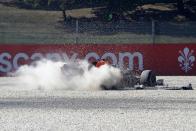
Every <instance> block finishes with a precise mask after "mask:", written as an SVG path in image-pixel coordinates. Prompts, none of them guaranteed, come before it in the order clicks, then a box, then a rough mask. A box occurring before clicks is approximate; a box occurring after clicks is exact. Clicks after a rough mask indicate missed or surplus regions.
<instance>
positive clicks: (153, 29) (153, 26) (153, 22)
mask: <svg viewBox="0 0 196 131" xmlns="http://www.w3.org/2000/svg"><path fill="white" fill-rule="evenodd" d="M155 28H156V27H155V20H154V19H152V44H153V45H154V44H155Z"/></svg>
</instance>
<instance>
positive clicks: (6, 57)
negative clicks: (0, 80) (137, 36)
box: [0, 44, 196, 76]
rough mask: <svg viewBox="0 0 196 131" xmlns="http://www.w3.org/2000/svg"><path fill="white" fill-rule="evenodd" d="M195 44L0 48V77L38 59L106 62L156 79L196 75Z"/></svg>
mask: <svg viewBox="0 0 196 131" xmlns="http://www.w3.org/2000/svg"><path fill="white" fill-rule="evenodd" d="M195 51H196V44H158V45H146V44H77V45H76V44H70V45H36V44H31V45H20V44H19V45H16V44H14V45H11V44H9V45H5V44H2V45H0V75H1V76H2V75H6V74H7V73H8V72H11V71H13V70H16V69H17V68H18V67H19V66H20V65H22V64H26V63H31V62H32V61H35V60H37V59H40V58H42V57H46V58H49V59H71V60H76V59H78V58H80V59H87V60H92V59H102V58H108V59H110V62H111V63H113V64H118V65H119V66H120V67H129V68H130V69H133V70H143V69H153V70H154V71H155V72H156V74H158V75H196V65H195V64H196V60H195V56H196V53H195Z"/></svg>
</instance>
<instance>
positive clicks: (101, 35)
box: [0, 19, 196, 44]
mask: <svg viewBox="0 0 196 131" xmlns="http://www.w3.org/2000/svg"><path fill="white" fill-rule="evenodd" d="M195 41H196V22H194V21H191V22H183V23H177V22H160V21H155V20H152V21H148V22H144V21H143V22H130V21H123V20H120V21H112V22H100V21H80V20H77V19H76V20H72V21H69V22H40V23H39V22H29V23H26V22H14V21H9V22H7V21H6V22H4V21H3V20H1V21H0V42H1V43H5V44H9V43H22V44H28V43H34V44H42V43H43V44H45V43H47V44H69V43H76V44H105V43H110V44H121V43H127V44H134V43H137V44H140V43H141V44H158V43H194V42H195Z"/></svg>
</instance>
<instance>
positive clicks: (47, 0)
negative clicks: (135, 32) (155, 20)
mask: <svg viewBox="0 0 196 131" xmlns="http://www.w3.org/2000/svg"><path fill="white" fill-rule="evenodd" d="M155 3H175V4H176V5H177V9H178V11H179V13H181V14H183V13H184V8H185V5H187V4H188V5H189V6H195V3H196V0H17V2H16V4H17V5H19V6H21V7H25V8H32V9H47V10H61V11H62V14H63V17H64V20H66V18H67V16H66V10H70V9H77V8H84V7H100V6H102V7H105V8H106V9H107V12H108V14H110V13H118V14H120V13H123V12H124V11H128V10H132V9H134V8H135V7H137V6H139V5H143V4H155Z"/></svg>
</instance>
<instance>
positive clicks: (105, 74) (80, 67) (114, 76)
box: [12, 59, 121, 90]
mask: <svg viewBox="0 0 196 131" xmlns="http://www.w3.org/2000/svg"><path fill="white" fill-rule="evenodd" d="M64 64H66V65H68V66H69V67H73V69H69V68H64V69H63V70H62V67H63V65H64ZM89 66H90V65H89V63H88V62H86V61H82V60H81V61H79V62H66V63H65V62H53V61H51V60H46V59H44V60H41V61H38V62H36V63H35V64H33V65H24V66H22V67H20V68H19V69H18V70H17V71H16V72H15V73H13V74H12V76H14V77H16V78H17V82H16V84H17V85H23V87H21V88H23V89H26V90H34V89H35V90H37V89H41V90H56V89H63V90H100V89H101V85H107V86H112V85H115V84H116V83H118V82H119V80H120V79H121V73H120V70H119V69H117V68H114V67H111V66H108V65H103V66H101V67H100V68H96V67H94V66H93V67H91V69H89ZM75 68H76V69H75ZM70 74H71V75H70Z"/></svg>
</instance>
